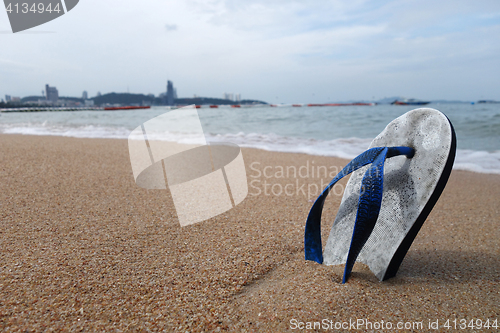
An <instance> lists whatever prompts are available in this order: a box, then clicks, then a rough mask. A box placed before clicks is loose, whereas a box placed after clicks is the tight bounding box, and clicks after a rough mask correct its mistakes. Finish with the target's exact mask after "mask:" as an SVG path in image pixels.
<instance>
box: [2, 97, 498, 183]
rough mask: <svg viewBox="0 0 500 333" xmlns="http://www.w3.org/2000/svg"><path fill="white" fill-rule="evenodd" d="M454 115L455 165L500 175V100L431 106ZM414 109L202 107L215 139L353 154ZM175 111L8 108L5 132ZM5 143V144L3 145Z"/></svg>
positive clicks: (137, 120) (140, 119)
mask: <svg viewBox="0 0 500 333" xmlns="http://www.w3.org/2000/svg"><path fill="white" fill-rule="evenodd" d="M426 107H431V108H435V109H438V110H440V111H441V112H443V113H444V114H446V115H447V116H448V118H449V119H450V121H451V123H452V124H453V126H454V128H455V132H456V136H457V157H456V160H455V165H454V169H459V170H469V171H474V172H481V173H493V174H500V104H466V103H453V104H452V103H449V104H448V103H443V104H430V105H428V106H426ZM413 108H414V107H411V106H397V105H374V106H321V107H307V106H303V107H292V106H279V107H270V106H253V107H248V108H246V107H242V108H230V107H220V108H214V109H211V108H201V109H198V114H199V116H200V120H201V123H202V126H203V129H204V131H205V135H206V139H207V140H208V141H222V142H224V141H225V142H233V143H236V144H238V145H240V146H243V147H255V148H260V149H265V150H270V151H280V152H295V153H306V154H311V155H325V156H337V157H341V158H346V159H351V158H353V157H355V156H356V155H358V154H360V153H361V152H363V151H364V150H366V148H367V147H368V146H369V144H370V142H371V140H372V139H373V138H374V137H375V136H377V135H378V134H379V133H380V132H381V131H382V130H383V129H384V128H385V126H386V125H387V124H388V123H389V122H391V121H392V120H393V119H394V118H396V117H399V116H400V115H402V114H404V113H405V112H407V111H410V110H411V109H413ZM169 111H170V110H169V109H167V108H165V107H152V108H151V109H141V110H133V111H132V110H129V111H102V110H99V111H73V112H33V113H31V112H30V113H21V112H15V113H11V112H9V113H2V114H1V115H0V133H17V134H27V135H59V136H69V137H86V138H123V139H125V138H127V137H128V135H129V134H130V132H131V131H132V130H133V129H134V128H136V127H137V126H140V125H141V124H142V123H144V122H145V121H148V120H150V119H151V118H154V117H155V116H158V115H160V114H163V113H165V112H169ZM192 134H193V133H190V132H189V129H179V131H176V132H171V133H162V135H161V137H159V138H160V139H164V140H170V141H177V142H189V140H190V138H191V136H192ZM0 144H1V143H0Z"/></svg>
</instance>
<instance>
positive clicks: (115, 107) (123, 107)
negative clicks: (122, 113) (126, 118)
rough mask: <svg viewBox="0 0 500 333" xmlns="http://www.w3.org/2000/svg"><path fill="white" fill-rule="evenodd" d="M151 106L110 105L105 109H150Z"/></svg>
mask: <svg viewBox="0 0 500 333" xmlns="http://www.w3.org/2000/svg"><path fill="white" fill-rule="evenodd" d="M149 108H151V107H150V106H108V107H105V108H104V110H106V111H109V110H135V109H149Z"/></svg>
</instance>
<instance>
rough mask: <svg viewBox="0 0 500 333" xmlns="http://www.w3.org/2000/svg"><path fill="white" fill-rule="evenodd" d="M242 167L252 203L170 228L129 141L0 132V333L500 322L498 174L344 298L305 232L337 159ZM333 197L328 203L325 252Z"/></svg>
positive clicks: (265, 160)
mask: <svg viewBox="0 0 500 333" xmlns="http://www.w3.org/2000/svg"><path fill="white" fill-rule="evenodd" d="M243 157H244V160H245V164H246V168H247V176H248V180H249V185H250V188H249V195H248V197H247V198H246V199H245V200H244V201H243V202H242V203H241V204H239V205H238V206H236V207H235V208H234V209H232V210H230V211H228V212H226V213H224V214H221V215H219V216H217V217H214V218H212V219H209V220H207V221H205V222H201V223H197V224H194V225H190V226H186V227H183V228H181V227H180V226H179V223H178V221H177V217H176V212H175V207H174V205H173V201H172V198H171V197H170V193H169V191H168V190H145V189H142V188H139V187H137V186H136V184H135V183H134V179H133V175H132V170H131V167H130V161H129V155H128V148H127V141H126V140H113V139H76V138H63V137H49V136H22V135H0V175H1V177H0V179H1V181H0V219H1V222H0V223H1V224H0V226H1V227H0V330H2V331H21V330H23V331H24V330H28V331H43V330H47V331H70V330H71V331H72V330H86V331H116V332H119V331H148V330H150V331H167V332H172V331H182V332H186V331H189V332H200V331H207V332H208V331H230V332H234V331H248V332H256V331H259V332H278V331H288V330H290V331H298V329H294V330H292V329H293V328H295V327H297V328H299V327H307V325H308V322H309V323H310V324H309V325H314V322H320V323H321V324H322V325H323V327H322V328H325V327H326V326H325V325H328V328H331V331H334V325H335V324H336V323H340V324H341V325H342V324H343V323H349V321H351V324H352V322H356V323H357V324H359V323H361V321H359V320H365V322H364V324H363V325H361V326H358V327H357V328H358V329H359V330H360V331H365V330H369V329H370V327H369V326H366V325H369V324H368V323H366V321H370V322H371V323H372V325H375V327H373V329H374V330H375V331H377V326H376V325H377V324H378V325H379V327H380V325H381V322H382V321H383V324H382V325H386V326H384V327H385V328H387V327H388V326H387V325H388V323H391V325H392V328H393V330H394V331H395V330H396V325H398V323H403V325H408V324H406V323H407V322H408V323H410V325H412V326H413V328H410V329H408V326H407V327H406V328H407V329H406V330H405V331H412V330H413V331H428V330H429V322H432V323H434V322H436V320H438V321H439V322H438V324H439V325H440V327H441V331H442V330H444V331H453V325H455V324H454V323H453V321H454V320H456V322H455V323H456V325H457V330H460V327H459V325H461V324H462V323H463V322H462V321H461V320H463V319H465V320H467V324H469V323H470V320H471V319H474V320H476V319H481V320H482V321H483V322H484V321H486V320H487V319H489V322H490V323H493V321H494V320H498V321H500V306H499V305H500V243H499V239H500V228H499V222H500V214H499V210H500V208H499V205H498V204H499V202H500V200H499V199H500V176H497V175H485V174H475V173H471V172H465V171H453V172H452V175H451V177H450V180H449V182H448V185H447V187H446V189H445V190H444V192H443V195H442V196H441V198H440V200H439V201H438V203H437V204H436V206H435V208H434V210H433V211H432V213H431V214H430V216H429V218H428V219H427V221H426V222H425V224H424V225H423V227H422V229H421V231H420V233H419V234H418V236H417V238H416V239H415V241H414V243H413V245H412V247H411V248H410V250H409V252H408V254H407V256H406V257H405V259H404V261H403V263H402V265H401V267H400V269H399V272H398V274H397V276H396V277H395V278H392V279H390V280H388V281H385V282H379V281H378V280H377V279H376V277H375V276H374V275H373V274H372V273H371V272H370V271H369V269H368V268H367V267H366V266H364V265H362V264H356V265H355V266H354V270H353V274H352V275H351V278H350V280H349V282H348V283H347V284H345V285H342V284H340V281H341V277H342V272H343V266H323V265H318V264H316V263H313V262H306V261H305V260H304V250H303V232H304V224H305V219H306V217H307V213H308V211H309V209H310V207H311V205H312V200H313V199H315V197H316V195H317V194H318V193H319V192H318V191H319V188H320V187H322V184H323V185H325V184H327V183H328V182H329V181H330V179H331V177H330V176H331V175H330V173H332V172H333V173H335V172H336V171H337V170H339V168H340V167H341V166H343V165H345V164H346V162H347V161H345V160H341V159H337V158H330V157H320V156H310V155H305V154H288V153H276V152H267V151H262V150H257V149H243ZM265 167H268V168H267V169H265V170H264V168H265ZM287 167H288V171H289V172H288V175H287V172H286V171H287V169H286V168H287ZM301 167H302V169H301ZM321 167H326V169H327V175H326V176H327V177H323V176H325V172H324V170H325V168H321ZM282 168H283V170H284V172H283V173H281V172H280V170H281V169H282ZM293 170H296V171H297V174H294V173H293V172H292V171H293ZM300 170H302V173H301V174H299V172H300ZM264 171H265V172H266V173H265V174H264ZM306 171H309V174H308V175H306V174H305V172H306ZM312 171H315V173H314V174H312ZM318 171H319V173H320V174H321V175H320V176H321V177H320V176H318ZM303 176H304V177H303ZM342 184H345V180H344V181H342ZM340 188H341V187H340ZM280 190H281V192H280ZM285 190H286V191H287V192H286V193H285ZM259 192H260V193H259ZM266 193H267V195H266ZM290 194H291V195H290ZM340 199H341V196H340V195H335V193H333V195H330V197H329V199H328V200H327V202H326V203H325V210H324V213H323V216H324V218H323V221H324V222H323V229H322V230H323V240H324V242H325V241H326V238H327V236H328V233H329V228H330V226H331V223H332V222H333V219H334V216H335V213H336V211H337V208H338V205H339V203H340ZM446 320H450V322H449V325H451V329H450V330H446V329H443V327H442V325H443V324H445V323H446ZM415 322H422V325H423V326H422V328H420V327H419V326H418V325H419V324H415ZM498 324H499V325H500V322H498ZM330 325H332V326H330ZM337 325H338V324H337ZM316 328H318V326H316ZM350 328H352V326H350ZM344 329H345V324H344ZM476 329H477V327H476ZM317 330H318V331H324V330H323V329H317ZM471 330H472V328H470V327H468V328H467V329H465V330H461V331H471ZM401 331H403V330H401ZM480 331H481V332H486V331H496V330H495V329H492V328H491V327H490V329H482V330H480Z"/></svg>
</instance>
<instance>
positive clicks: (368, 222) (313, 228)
mask: <svg viewBox="0 0 500 333" xmlns="http://www.w3.org/2000/svg"><path fill="white" fill-rule="evenodd" d="M414 153H415V151H414V149H413V148H410V147H376V148H371V149H369V150H367V151H365V152H364V153H362V154H361V155H359V156H357V157H356V158H355V159H353V160H352V161H351V162H349V164H347V165H346V166H345V168H344V169H342V171H340V172H339V173H338V174H337V175H336V176H335V178H333V180H332V181H331V182H330V184H328V186H327V187H326V188H325V189H324V190H323V192H322V193H321V194H320V195H319V197H318V198H317V199H316V201H315V202H314V204H313V206H312V208H311V210H310V211H309V215H308V217H307V222H306V228H305V235H304V251H305V257H306V260H312V261H316V262H317V263H319V264H322V263H323V250H322V246H321V213H322V211H323V205H324V202H325V199H326V197H327V195H328V193H329V192H330V189H331V188H332V187H333V186H334V185H335V183H337V182H338V181H339V180H340V179H342V178H343V177H344V176H347V175H348V174H350V173H351V172H354V171H356V170H358V169H359V168H361V167H363V166H365V165H367V164H370V163H371V166H370V168H369V169H368V170H367V171H366V173H365V175H364V176H363V180H362V182H361V194H360V196H359V202H358V212H357V214H356V221H355V222H354V230H353V235H352V240H351V246H350V248H349V254H348V256H347V262H346V267H345V271H344V277H343V281H342V282H343V283H345V282H346V281H347V278H348V277H349V274H350V273H351V270H352V267H353V265H354V262H355V261H356V258H357V257H358V255H359V253H360V252H361V249H362V248H363V246H364V245H365V243H366V241H367V240H368V238H369V236H370V234H371V233H372V231H373V228H374V227H375V223H376V222H377V218H378V214H379V212H380V205H381V203H382V193H383V183H384V162H385V159H386V158H391V157H394V156H399V155H406V156H407V157H408V158H412V157H413V155H414Z"/></svg>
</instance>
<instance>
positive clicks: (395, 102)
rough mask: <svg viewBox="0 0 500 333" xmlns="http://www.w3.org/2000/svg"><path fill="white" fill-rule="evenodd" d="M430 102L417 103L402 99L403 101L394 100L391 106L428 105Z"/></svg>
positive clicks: (413, 100)
mask: <svg viewBox="0 0 500 333" xmlns="http://www.w3.org/2000/svg"><path fill="white" fill-rule="evenodd" d="M429 103H430V102H426V101H419V100H416V99H413V98H410V99H403V100H395V101H394V102H392V103H391V104H392V105H426V104H429Z"/></svg>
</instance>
